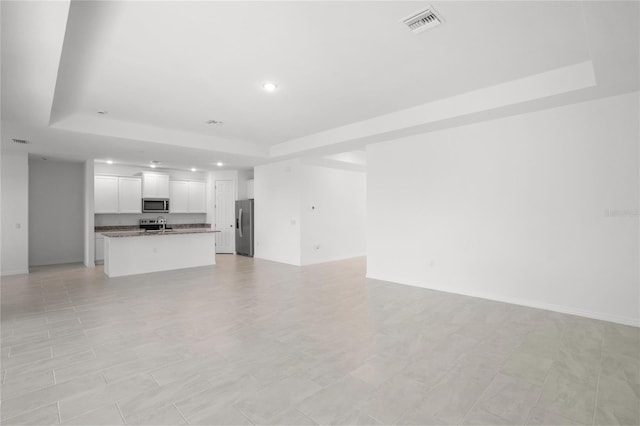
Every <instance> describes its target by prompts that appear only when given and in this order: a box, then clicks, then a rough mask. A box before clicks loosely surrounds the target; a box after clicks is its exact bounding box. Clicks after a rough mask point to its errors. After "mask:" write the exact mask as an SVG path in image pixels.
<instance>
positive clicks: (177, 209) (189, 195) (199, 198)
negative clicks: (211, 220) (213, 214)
mask: <svg viewBox="0 0 640 426" xmlns="http://www.w3.org/2000/svg"><path fill="white" fill-rule="evenodd" d="M170 186H171V197H170V200H171V201H170V203H169V208H170V211H171V213H206V211H207V208H206V193H205V188H206V184H205V183H204V182H191V181H182V180H173V181H171V184H170Z"/></svg>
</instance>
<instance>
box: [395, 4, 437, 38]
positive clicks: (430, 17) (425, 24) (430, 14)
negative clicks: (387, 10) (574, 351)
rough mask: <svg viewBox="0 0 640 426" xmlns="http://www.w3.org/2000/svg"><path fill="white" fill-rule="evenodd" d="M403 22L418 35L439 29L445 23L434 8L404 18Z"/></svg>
mask: <svg viewBox="0 0 640 426" xmlns="http://www.w3.org/2000/svg"><path fill="white" fill-rule="evenodd" d="M402 22H403V23H404V24H405V25H406V26H407V27H409V29H410V30H411V31H412V32H413V33H414V34H418V33H421V32H423V31H426V30H429V29H431V28H433V27H437V26H438V25H440V24H442V22H444V21H443V20H442V18H441V17H440V16H439V15H438V14H436V12H435V11H434V10H433V8H429V9H423V10H421V11H419V12H416V13H413V14H411V15H409V16H407V17H406V18H403V19H402Z"/></svg>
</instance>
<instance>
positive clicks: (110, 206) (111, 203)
mask: <svg viewBox="0 0 640 426" xmlns="http://www.w3.org/2000/svg"><path fill="white" fill-rule="evenodd" d="M93 201H94V211H95V213H118V177H117V176H95V177H94V191H93Z"/></svg>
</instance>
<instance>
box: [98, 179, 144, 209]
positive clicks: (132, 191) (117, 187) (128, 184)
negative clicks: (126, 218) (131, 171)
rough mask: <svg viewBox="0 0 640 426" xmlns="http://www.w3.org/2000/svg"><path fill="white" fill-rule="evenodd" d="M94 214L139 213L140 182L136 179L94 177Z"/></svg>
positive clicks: (140, 202)
mask: <svg viewBox="0 0 640 426" xmlns="http://www.w3.org/2000/svg"><path fill="white" fill-rule="evenodd" d="M93 198H94V213H96V214H100V213H141V212H142V181H141V180H140V178H138V177H118V176H100V175H98V176H95V177H94V189H93Z"/></svg>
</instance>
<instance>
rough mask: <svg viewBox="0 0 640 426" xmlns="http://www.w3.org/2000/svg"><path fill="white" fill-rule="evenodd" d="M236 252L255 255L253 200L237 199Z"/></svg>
mask: <svg viewBox="0 0 640 426" xmlns="http://www.w3.org/2000/svg"><path fill="white" fill-rule="evenodd" d="M236 253H238V254H241V255H243V256H251V257H253V200H239V201H236Z"/></svg>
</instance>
